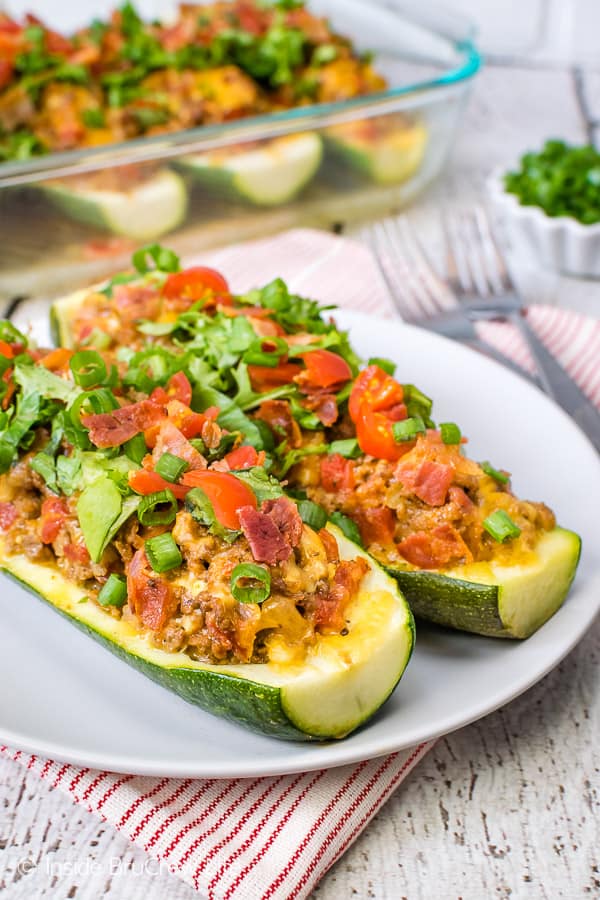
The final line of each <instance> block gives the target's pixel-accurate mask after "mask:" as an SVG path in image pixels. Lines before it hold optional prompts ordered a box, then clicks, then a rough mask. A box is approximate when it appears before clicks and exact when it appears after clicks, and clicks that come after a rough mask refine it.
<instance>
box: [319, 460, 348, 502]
mask: <svg viewBox="0 0 600 900" xmlns="http://www.w3.org/2000/svg"><path fill="white" fill-rule="evenodd" d="M321 485H322V486H323V489H324V490H326V491H330V492H331V493H336V492H337V491H350V490H352V488H353V487H354V466H353V464H352V460H350V459H345V458H344V457H343V456H341V454H339V453H330V454H328V455H327V456H324V457H323V458H322V459H321Z"/></svg>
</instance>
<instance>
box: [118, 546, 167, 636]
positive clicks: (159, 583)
mask: <svg viewBox="0 0 600 900" xmlns="http://www.w3.org/2000/svg"><path fill="white" fill-rule="evenodd" d="M127 600H128V603H129V606H130V608H131V610H132V611H133V612H134V613H135V614H136V615H137V616H138V618H139V620H140V621H141V622H142V624H143V625H145V626H146V628H150V629H151V630H152V631H159V630H160V629H161V628H164V626H165V625H166V623H167V621H168V620H169V619H170V618H171V616H173V614H174V613H175V610H176V608H177V599H176V597H174V595H173V592H172V590H171V587H170V585H169V582H168V581H165V580H164V579H162V578H161V577H160V576H159V575H157V574H156V572H154V571H153V570H152V568H151V567H150V563H149V562H148V558H147V556H146V551H145V550H144V549H143V548H142V549H141V550H137V551H136V553H134V555H133V558H132V560H131V562H130V564H129V568H128V570H127Z"/></svg>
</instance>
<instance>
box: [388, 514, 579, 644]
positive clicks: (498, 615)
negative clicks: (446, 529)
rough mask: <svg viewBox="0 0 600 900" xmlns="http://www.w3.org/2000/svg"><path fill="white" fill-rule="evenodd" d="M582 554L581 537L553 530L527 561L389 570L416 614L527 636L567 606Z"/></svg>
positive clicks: (488, 632)
mask: <svg viewBox="0 0 600 900" xmlns="http://www.w3.org/2000/svg"><path fill="white" fill-rule="evenodd" d="M580 553H581V538H580V537H579V535H577V534H575V533H574V532H573V531H568V530H567V529H565V528H555V529H554V530H553V531H549V532H547V533H546V534H544V535H542V536H541V537H540V539H539V541H538V543H537V545H536V547H535V550H534V551H532V553H531V554H530V555H529V558H528V559H526V560H525V561H523V562H516V563H513V564H506V563H504V564H503V563H495V562H489V563H471V564H470V565H467V566H463V567H459V568H453V569H449V570H447V571H445V572H424V571H418V570H410V569H398V568H396V569H393V568H390V569H389V571H390V574H392V575H393V576H394V577H395V578H396V579H397V581H398V584H399V585H400V587H401V589H402V592H403V594H404V596H405V597H406V599H407V600H408V602H409V603H410V606H411V609H412V611H413V613H414V615H415V616H417V617H418V618H421V619H426V620H428V621H430V622H435V623H436V624H438V625H444V626H445V627H447V628H456V629H459V630H460V631H471V632H474V633H475V634H482V635H485V636H487V637H502V638H527V637H529V636H530V635H532V634H533V633H534V632H535V631H537V630H538V628H540V627H541V626H542V625H543V624H544V622H547V621H548V619H550V618H551V617H552V616H553V615H554V613H555V612H556V611H557V610H558V609H559V608H560V607H561V605H562V604H563V602H564V600H565V598H566V596H567V594H568V593H569V588H570V587H571V584H572V581H573V578H574V577H575V572H576V570H577V564H578V562H579V556H580Z"/></svg>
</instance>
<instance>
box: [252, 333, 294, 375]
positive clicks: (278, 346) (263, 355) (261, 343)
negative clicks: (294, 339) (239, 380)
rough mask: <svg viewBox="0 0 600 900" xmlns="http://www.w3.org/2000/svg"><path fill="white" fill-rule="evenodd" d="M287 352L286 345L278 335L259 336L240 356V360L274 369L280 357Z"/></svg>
mask: <svg viewBox="0 0 600 900" xmlns="http://www.w3.org/2000/svg"><path fill="white" fill-rule="evenodd" d="M287 352H288V345H287V343H286V342H285V341H284V340H283V338H280V337H268V338H260V339H259V340H258V341H253V342H252V343H251V344H250V346H249V347H248V349H247V350H246V352H245V353H244V355H243V357H242V361H243V362H245V363H247V364H249V365H252V366H269V367H270V368H272V369H274V368H275V367H276V366H278V365H279V360H280V359H281V357H282V356H283V355H284V354H285V353H287Z"/></svg>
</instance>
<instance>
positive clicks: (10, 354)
mask: <svg viewBox="0 0 600 900" xmlns="http://www.w3.org/2000/svg"><path fill="white" fill-rule="evenodd" d="M14 355H15V351H14V350H13V348H12V347H11V346H10V344H7V343H6V341H0V356H5V357H6V358H7V359H14Z"/></svg>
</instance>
